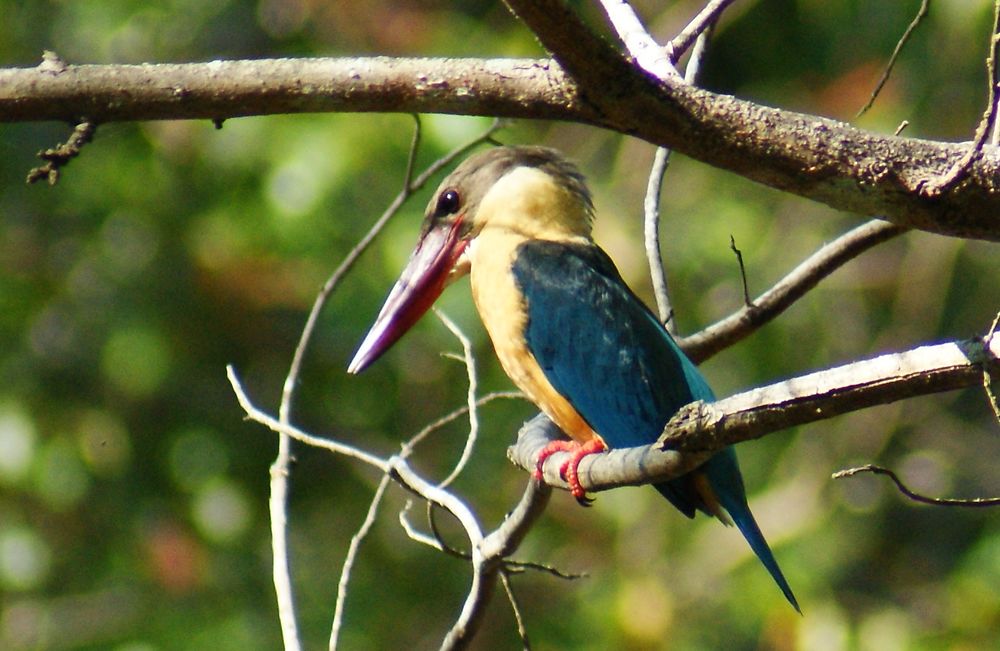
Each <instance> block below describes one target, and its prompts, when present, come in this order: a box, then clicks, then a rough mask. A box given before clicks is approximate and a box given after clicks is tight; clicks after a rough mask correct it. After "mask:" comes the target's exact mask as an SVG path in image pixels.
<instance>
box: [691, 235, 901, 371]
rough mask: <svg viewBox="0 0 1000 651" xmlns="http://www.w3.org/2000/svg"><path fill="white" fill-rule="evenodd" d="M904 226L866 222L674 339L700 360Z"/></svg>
mask: <svg viewBox="0 0 1000 651" xmlns="http://www.w3.org/2000/svg"><path fill="white" fill-rule="evenodd" d="M906 230H907V229H905V228H902V227H900V226H897V225H895V224H891V223H889V222H886V221H882V220H880V219H873V220H871V221H869V222H866V223H864V224H862V225H861V226H858V227H857V228H854V229H852V230H850V231H848V232H847V233H845V234H843V235H841V236H840V237H838V238H837V239H836V240H834V241H833V242H830V243H829V244H827V245H825V246H823V247H822V248H821V249H819V250H818V251H816V252H815V253H813V254H812V255H811V256H809V258H807V259H806V260H805V261H803V262H802V263H801V264H799V266H797V267H796V268H795V269H793V270H792V271H791V272H790V273H789V274H788V275H787V276H785V277H784V278H782V279H781V280H780V281H778V282H777V283H776V284H775V285H774V286H773V287H772V288H771V289H769V290H767V291H766V292H764V293H763V294H761V295H760V296H758V297H757V298H755V299H754V300H753V301H751V304H750V306H744V307H743V308H742V309H740V310H739V311H737V312H734V313H733V314H731V315H730V316H728V317H726V318H724V319H722V320H720V321H717V322H716V323H713V324H712V325H710V326H708V327H707V328H705V329H704V330H702V331H701V332H698V333H696V334H693V335H691V336H689V337H685V338H683V339H681V340H679V341H678V342H677V343H678V344H679V345H680V347H681V348H682V349H683V350H684V352H685V353H687V355H688V356H689V357H690V358H691V359H692V360H694V361H695V362H696V363H700V362H703V361H705V360H706V359H708V358H709V357H711V356H712V355H714V354H716V353H717V352H719V351H721V350H724V349H725V348H728V347H729V346H731V345H733V344H734V343H736V342H737V341H740V340H741V339H744V338H745V337H747V336H749V335H750V334H752V333H753V332H755V331H756V330H757V329H758V328H760V327H761V326H763V325H764V324H765V323H767V322H769V321H771V320H772V319H774V318H775V317H777V316H778V315H779V314H781V313H782V312H784V311H785V310H786V309H788V308H789V307H790V306H791V305H792V304H793V303H795V301H797V300H798V299H800V298H802V297H803V296H805V294H806V293H808V292H809V290H811V289H812V288H813V287H815V286H816V285H817V284H818V283H819V282H820V281H821V280H822V279H824V278H826V277H827V276H829V275H830V274H832V273H833V272H834V271H836V270H837V269H839V268H840V267H842V266H843V265H844V264H846V263H847V262H849V261H850V260H853V259H854V258H856V257H857V256H859V255H860V254H862V253H864V252H865V251H867V250H868V249H870V248H872V247H874V246H876V245H877V244H881V243H882V242H885V241H886V240H889V239H891V238H893V237H896V236H897V235H900V234H901V233H905V232H906Z"/></svg>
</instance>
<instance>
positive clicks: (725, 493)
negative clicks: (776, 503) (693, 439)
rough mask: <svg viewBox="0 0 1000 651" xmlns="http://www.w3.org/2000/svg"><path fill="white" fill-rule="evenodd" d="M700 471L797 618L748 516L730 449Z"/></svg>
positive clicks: (771, 557) (788, 590)
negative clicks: (705, 475) (703, 471)
mask: <svg viewBox="0 0 1000 651" xmlns="http://www.w3.org/2000/svg"><path fill="white" fill-rule="evenodd" d="M702 468H703V469H704V470H705V472H706V473H707V474H708V480H709V483H710V484H711V486H712V490H713V491H715V497H716V498H717V499H718V500H719V503H720V504H721V505H722V507H723V508H724V509H726V511H728V512H729V516H730V517H731V518H732V519H733V522H734V523H735V524H736V527H737V528H738V529H739V530H740V533H742V534H743V537H744V538H746V540H747V543H749V544H750V549H752V550H753V552H754V554H756V555H757V558H759V559H760V562H761V563H763V564H764V567H766V568H767V571H768V572H770V574H771V577H772V578H773V579H774V582H775V583H777V584H778V587H779V588H781V591H782V592H783V593H784V594H785V598H786V599H788V603H790V604H792V607H794V608H795V610H796V611H798V613H799V614H802V609H800V608H799V602H798V601H797V600H796V599H795V595H794V594H792V588H791V587H790V586H789V585H788V581H786V580H785V575H784V574H782V573H781V568H779V567H778V562H777V561H776V560H774V554H772V553H771V548H770V547H768V545H767V541H766V540H765V539H764V534H762V533H761V531H760V527H758V526H757V521H756V520H754V517H753V513H751V512H750V506H749V505H748V504H747V498H746V491H745V490H744V488H743V477H742V475H741V474H740V469H739V466H738V465H737V463H736V453H735V452H733V450H732V448H727V449H725V450H723V451H721V452H719V453H718V454H716V455H715V456H714V457H712V458H711V459H709V460H708V461H707V462H706V463H705V465H704V466H702Z"/></svg>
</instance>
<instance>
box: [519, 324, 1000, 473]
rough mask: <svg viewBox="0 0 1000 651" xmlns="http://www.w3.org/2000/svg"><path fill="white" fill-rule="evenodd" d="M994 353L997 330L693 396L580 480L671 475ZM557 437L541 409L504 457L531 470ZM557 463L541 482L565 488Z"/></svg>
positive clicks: (948, 385) (954, 376)
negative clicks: (704, 397)
mask: <svg viewBox="0 0 1000 651" xmlns="http://www.w3.org/2000/svg"><path fill="white" fill-rule="evenodd" d="M998 358H1000V337H996V338H992V339H990V340H984V339H980V338H974V339H968V340H961V341H953V342H949V343H945V344H938V345H934V346H922V347H920V348H916V349H913V350H909V351H906V352H902V353H890V354H886V355H881V356H879V357H875V358H873V359H869V360H865V361H860V362H854V363H851V364H846V365H843V366H839V367H836V368H832V369H828V370H825V371H819V372H816V373H810V374H808V375H804V376H800V377H796V378H793V379H790V380H786V381H784V382H778V383H775V384H772V385H769V386H765V387H760V388H757V389H752V390H750V391H746V392H744V393H740V394H736V395H734V396H731V397H728V398H725V399H722V400H719V401H716V402H713V403H710V404H706V403H703V402H695V403H692V404H690V405H687V406H685V407H683V408H682V409H681V410H680V411H679V412H678V413H677V414H676V415H675V416H674V417H673V418H672V419H671V420H670V422H669V423H667V426H666V427H665V428H664V433H663V435H662V436H661V437H660V440H659V441H657V442H656V443H654V444H652V445H648V446H644V447H637V448H627V449H617V450H611V451H610V452H609V453H607V454H601V455H591V456H588V457H585V458H584V460H583V462H582V463H581V465H580V475H579V476H580V480H581V481H582V482H583V484H584V486H586V487H587V490H588V491H600V490H606V489H609V488H614V487H617V486H632V485H639V484H647V483H654V482H659V481H663V480H666V479H671V478H674V477H677V476H680V475H682V474H684V473H685V472H687V471H689V470H690V469H692V468H694V467H696V466H697V465H699V464H700V463H702V462H704V461H705V460H706V459H707V458H708V457H709V456H710V455H711V454H712V453H714V452H715V451H717V450H720V449H722V448H724V447H726V446H728V445H732V444H735V443H739V442H741V441H748V440H751V439H755V438H760V437H762V436H765V435H766V434H769V433H771V432H775V431H778V430H782V429H787V428H789V427H793V426H795V425H802V424H805V423H811V422H815V421H817V420H822V419H826V418H832V417H834V416H838V415H840V414H844V413H847V412H850V411H856V410H860V409H864V408H867V407H872V406H874V405H880V404H887V403H891V402H895V401H898V400H902V399H905V398H910V397H915V396H920V395H927V394H930V393H937V392H942V391H950V390H953V389H959V388H963V387H969V386H973V385H975V384H977V383H978V382H980V381H981V380H980V378H981V374H982V372H983V371H984V370H986V371H989V372H991V373H997V372H1000V359H998ZM560 436H562V434H561V432H560V431H559V429H558V428H556V427H555V426H554V425H553V424H552V423H551V422H550V421H549V420H548V419H547V418H545V417H544V416H541V415H539V416H538V417H536V418H535V419H533V420H532V421H529V422H528V423H527V424H526V425H525V426H524V427H523V428H521V431H520V432H519V433H518V442H517V443H516V444H515V445H514V446H512V447H511V448H509V449H508V451H507V456H508V457H509V458H510V459H511V461H512V462H513V463H515V464H516V465H518V466H520V467H521V468H524V469H525V470H527V471H529V472H530V471H533V470H534V468H535V459H536V458H537V454H538V452H539V450H541V449H542V447H544V446H545V445H546V444H547V443H548V442H549V441H550V440H552V439H554V438H558V437H560ZM556 456H558V455H556ZM559 462H560V460H559V459H556V460H555V461H554V462H553V463H550V464H546V466H545V481H546V482H547V483H549V484H551V485H553V486H559V487H565V486H566V484H565V482H564V481H563V480H562V479H561V478H560V477H559V475H558V470H557V469H558V467H559Z"/></svg>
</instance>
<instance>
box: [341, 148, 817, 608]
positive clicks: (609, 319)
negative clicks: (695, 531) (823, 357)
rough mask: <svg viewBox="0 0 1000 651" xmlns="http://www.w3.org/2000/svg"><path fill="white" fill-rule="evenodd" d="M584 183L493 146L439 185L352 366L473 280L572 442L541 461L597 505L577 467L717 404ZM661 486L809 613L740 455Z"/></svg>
mask: <svg viewBox="0 0 1000 651" xmlns="http://www.w3.org/2000/svg"><path fill="white" fill-rule="evenodd" d="M594 212H595V211H594V203H593V200H592V196H591V193H590V190H589V189H588V187H587V184H586V181H585V178H584V176H583V174H582V173H581V172H580V171H579V169H578V168H577V167H576V165H575V164H573V163H572V162H570V161H569V160H568V159H567V158H566V157H564V156H563V155H562V154H561V153H560V152H558V151H557V150H555V149H551V148H547V147H541V146H532V145H517V146H497V147H494V148H491V149H488V150H485V151H483V152H479V153H476V154H473V155H472V156H470V157H469V158H467V159H465V160H464V161H463V162H462V163H460V164H459V165H458V166H457V167H456V168H455V169H454V171H452V172H451V174H449V175H448V176H447V177H446V178H445V179H444V180H443V181H442V182H441V184H440V185H439V187H438V189H437V190H436V192H435V193H434V194H433V195H432V197H431V199H430V202H429V203H428V205H427V209H426V212H425V217H424V221H423V224H422V226H421V230H420V235H419V238H418V241H417V245H416V247H415V249H414V250H413V253H412V254H411V256H410V259H409V261H408V263H407V265H406V267H405V268H404V270H403V272H402V274H401V275H400V277H399V280H398V281H397V282H396V284H395V285H394V286H393V288H392V289H391V290H390V292H389V295H388V297H387V298H386V300H385V303H384V305H383V307H382V309H381V311H380V312H379V314H378V316H377V317H376V319H375V322H374V324H373V325H372V327H371V329H370V330H369V332H368V334H367V335H366V336H365V338H364V340H363V341H362V343H361V344H360V346H359V348H358V350H357V352H356V354H355V356H354V358H353V360H352V361H351V363H350V365H349V366H348V372H349V373H352V374H354V373H360V372H361V371H362V370H364V369H365V368H367V367H368V366H369V365H370V364H372V363H373V362H374V361H375V360H376V359H377V358H378V357H380V356H381V355H382V354H383V353H384V352H385V351H386V350H388V349H389V348H390V347H391V346H392V345H393V344H394V343H395V342H396V341H397V340H398V339H399V338H400V337H401V336H402V335H403V334H404V333H406V332H407V331H408V330H409V329H410V328H411V327H412V326H413V324H414V323H416V322H417V320H419V319H420V317H421V316H422V315H423V314H424V313H425V312H426V311H427V310H428V309H429V308H430V307H431V305H432V304H433V303H434V301H435V300H436V299H437V298H438V296H440V295H441V293H442V292H443V291H444V288H445V287H446V286H448V285H450V284H451V283H453V282H454V281H455V280H457V279H458V278H461V277H463V276H465V275H469V276H470V286H471V290H472V298H473V301H474V303H475V306H476V309H477V311H478V313H479V316H480V318H481V321H482V323H483V325H484V327H485V329H486V331H487V333H488V335H489V337H490V339H491V341H492V343H493V348H494V350H495V352H496V355H497V358H498V359H499V362H500V365H501V366H502V367H503V370H504V371H505V372H506V374H507V375H508V376H509V377H510V379H511V381H512V382H513V383H514V384H515V385H516V386H517V387H518V388H519V389H521V391H522V392H523V393H524V394H525V395H526V396H527V397H528V399H529V400H531V402H533V403H534V404H535V405H536V406H537V407H538V408H539V409H540V410H541V411H542V412H543V413H544V414H545V415H546V416H548V418H549V419H550V420H552V421H553V422H554V423H555V424H556V425H558V426H559V428H560V429H561V430H562V431H563V433H565V434H566V436H567V437H568V440H557V441H554V442H552V443H550V444H549V445H548V446H546V447H545V448H544V449H543V450H542V451H541V453H539V455H538V458H537V466H536V469H535V473H534V474H535V477H536V478H537V479H539V480H540V479H541V470H542V466H543V464H544V463H545V460H546V459H547V458H548V457H549V456H551V455H552V454H554V453H556V452H558V451H566V452H569V453H570V455H569V460H568V461H567V462H566V463H564V464H563V465H562V466H561V472H562V475H563V476H564V478H565V479H566V482H567V484H568V485H569V487H570V490H571V492H572V494H573V496H574V497H576V498H577V500H578V501H580V502H581V503H583V504H587V503H589V498H587V496H586V492H585V489H584V487H583V486H582V485H581V482H580V480H579V476H578V466H579V464H580V461H581V459H583V458H584V457H585V456H587V455H589V454H596V453H600V452H602V451H604V450H607V449H611V448H625V447H634V446H642V445H648V444H650V443H653V442H654V441H655V440H656V439H657V438H658V436H659V435H660V433H661V432H662V430H663V428H664V425H665V424H666V423H667V422H668V421H669V420H670V418H671V416H673V415H674V413H676V412H677V411H678V410H679V409H680V408H681V407H682V406H684V405H686V404H688V403H691V402H694V401H696V400H702V401H706V402H711V401H713V400H714V399H715V396H714V394H713V393H712V390H711V388H710V387H709V385H708V383H707V381H706V380H705V379H704V377H703V376H702V374H701V373H700V372H699V371H698V369H697V367H696V366H695V365H694V363H693V362H691V360H690V359H688V357H687V356H686V355H685V354H684V353H683V352H682V351H681V349H680V347H679V346H678V345H677V343H676V342H675V341H674V339H673V338H672V337H671V336H670V334H669V333H668V332H667V330H666V328H665V327H664V325H663V324H662V323H661V322H660V321H659V320H658V319H657V317H656V316H655V315H654V314H653V313H652V312H651V311H650V310H649V308H648V307H647V306H646V305H645V303H643V302H642V300H640V299H639V298H638V297H637V296H636V295H635V294H634V293H633V292H632V290H631V289H629V287H628V285H627V284H626V283H625V281H624V280H623V279H622V277H621V274H620V273H619V272H618V270H617V268H616V267H615V264H614V262H613V261H612V260H611V258H610V257H609V256H608V254H607V253H605V251H604V250H603V249H601V248H600V247H599V246H598V245H597V244H596V243H595V241H594V239H593V234H592V229H593V222H594V217H595V215H594ZM654 487H655V488H656V489H657V490H658V491H659V492H660V493H661V494H662V495H663V496H664V497H666V498H667V500H669V501H670V502H671V503H672V504H673V505H674V506H675V507H676V508H677V509H678V510H679V511H680V512H681V513H683V514H684V515H685V516H687V517H689V518H693V517H694V516H695V514H696V513H697V512H699V511H700V512H703V513H706V514H708V515H710V516H715V517H716V518H718V519H719V520H720V521H721V522H722V523H723V524H727V525H731V524H735V525H736V527H737V528H738V529H739V531H740V532H741V533H742V534H743V536H744V538H745V539H746V540H747V542H748V543H749V545H750V548H751V549H752V550H753V552H754V553H755V554H756V555H757V557H758V558H759V559H760V561H761V563H762V564H763V565H764V567H765V568H766V569H767V571H768V572H769V573H770V575H771V577H772V578H773V579H774V581H775V583H777V585H778V587H779V588H780V589H781V592H782V593H783V594H784V596H785V598H786V599H787V600H788V602H789V603H790V604H791V605H792V606H793V607H794V608H795V610H796V611H798V612H800V613H801V609H800V608H799V604H798V601H797V600H796V598H795V595H794V594H793V593H792V589H791V587H790V586H789V584H788V581H787V580H786V579H785V576H784V575H783V574H782V572H781V569H780V568H779V567H778V563H777V561H776V560H775V558H774V554H773V553H772V551H771V549H770V547H769V546H768V544H767V541H766V540H765V539H764V535H763V534H762V533H761V530H760V528H759V526H758V525H757V522H756V520H755V519H754V516H753V514H752V513H751V511H750V507H749V505H748V503H747V498H746V491H745V488H744V484H743V479H742V475H741V473H740V469H739V465H738V463H737V459H736V453H735V451H734V450H733V449H732V447H728V448H725V449H723V450H722V451H720V452H718V453H716V454H715V455H714V456H712V457H711V458H710V459H709V460H708V461H706V462H705V463H703V464H702V465H701V466H699V467H697V468H696V469H694V470H692V471H690V472H689V473H687V474H685V475H683V476H681V477H678V478H675V479H671V480H668V481H664V482H660V483H657V484H654Z"/></svg>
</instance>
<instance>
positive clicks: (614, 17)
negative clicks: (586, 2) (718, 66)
mask: <svg viewBox="0 0 1000 651" xmlns="http://www.w3.org/2000/svg"><path fill="white" fill-rule="evenodd" d="M601 5H602V6H603V7H604V13H606V14H607V15H608V20H610V21H611V26H612V27H613V28H614V30H615V32H617V33H618V38H620V39H621V41H622V43H623V44H624V45H625V49H626V50H628V53H629V54H630V55H631V56H632V58H634V59H635V62H636V63H637V64H639V67H640V68H642V69H643V70H645V71H646V72H648V73H650V74H651V75H653V76H655V77H657V78H658V79H667V78H668V77H675V78H677V79H680V74H679V73H678V72H677V69H676V68H675V67H674V63H675V62H676V60H674V61H671V60H670V57H669V56H668V54H667V52H666V51H665V50H664V48H663V47H662V46H661V45H660V44H659V43H657V42H656V39H654V38H653V37H652V35H651V34H650V33H649V31H648V30H647V29H646V26H645V25H643V24H642V20H641V19H640V18H639V16H638V15H637V14H636V13H635V10H634V9H633V8H632V5H630V4H629V3H628V2H627V1H626V0H601Z"/></svg>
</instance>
